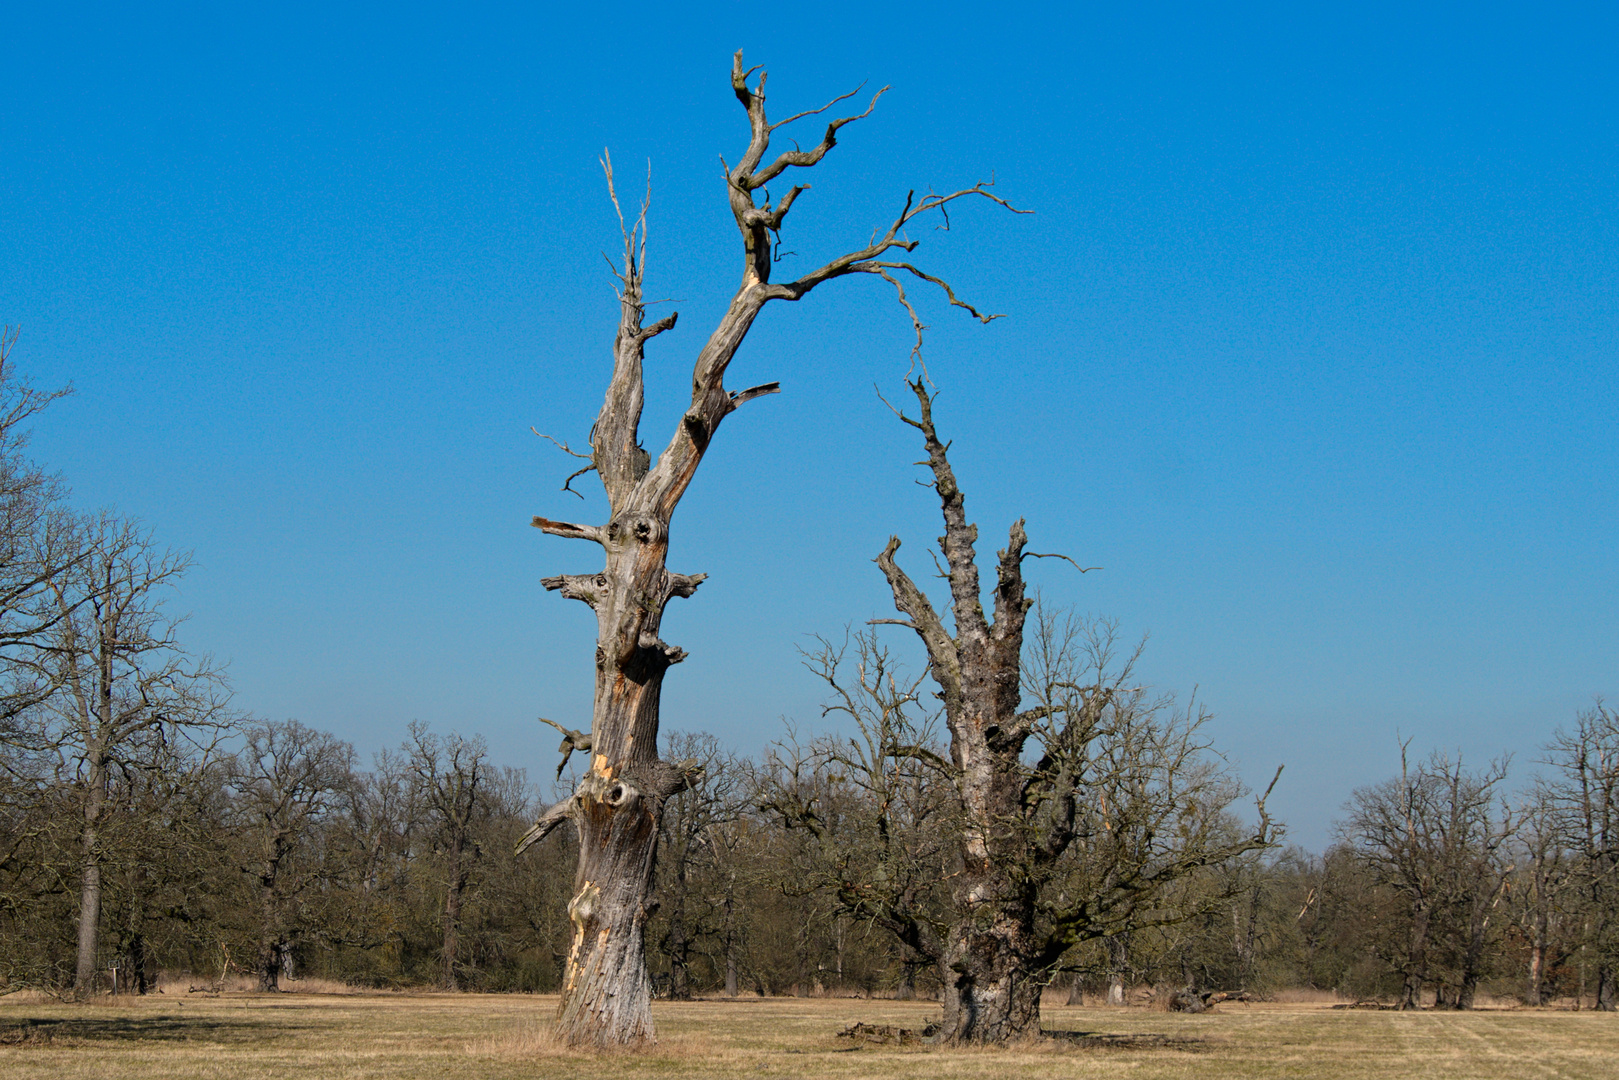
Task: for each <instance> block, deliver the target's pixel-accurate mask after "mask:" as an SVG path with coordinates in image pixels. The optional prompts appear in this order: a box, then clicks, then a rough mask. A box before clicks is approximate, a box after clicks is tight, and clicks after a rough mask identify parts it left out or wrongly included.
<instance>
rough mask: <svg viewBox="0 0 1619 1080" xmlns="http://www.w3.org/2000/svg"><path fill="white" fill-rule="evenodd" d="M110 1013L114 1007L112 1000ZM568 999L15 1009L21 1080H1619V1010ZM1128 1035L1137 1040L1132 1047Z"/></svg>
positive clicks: (219, 1000) (1, 1020)
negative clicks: (605, 1041)
mask: <svg viewBox="0 0 1619 1080" xmlns="http://www.w3.org/2000/svg"><path fill="white" fill-rule="evenodd" d="M103 1000H104V1001H105V1000H108V999H103ZM554 1006H555V999H550V998H541V997H520V996H478V995H470V994H467V995H433V994H422V995H415V994H408V995H407V994H397V995H380V994H379V995H341V996H335V995H334V996H327V995H320V996H317V995H302V994H270V995H257V994H225V995H221V996H217V997H209V996H204V995H200V994H177V993H170V994H165V995H154V996H153V997H149V998H145V999H139V1000H132V999H128V998H122V999H118V1004H116V1005H106V1004H95V1005H83V1006H77V1005H65V1004H59V1003H54V1002H38V1001H35V1002H28V1001H17V1000H0V1076H3V1077H5V1078H6V1080H36V1078H38V1080H44V1078H47V1077H49V1078H52V1080H65V1078H71V1077H85V1078H90V1077H94V1078H98V1080H147V1078H151V1080H157V1078H163V1080H169V1078H176V1080H178V1078H186V1077H208V1078H217V1080H235V1078H245V1077H274V1078H276V1080H283V1078H288V1077H322V1078H327V1077H331V1078H360V1077H366V1078H370V1077H378V1078H380V1077H389V1078H409V1080H418V1078H427V1077H454V1078H456V1080H468V1078H472V1077H477V1078H485V1077H487V1078H491V1080H498V1078H506V1077H523V1078H549V1077H557V1078H559V1080H560V1078H563V1077H566V1078H569V1080H595V1078H609V1077H610V1078H613V1080H623V1078H626V1077H643V1076H644V1077H705V1078H706V1077H748V1078H750V1080H758V1078H775V1077H780V1078H785V1077H800V1076H803V1077H817V1078H819V1077H829V1078H847V1080H856V1078H878V1077H881V1078H884V1080H886V1078H888V1077H896V1078H897V1077H918V1078H926V1080H950V1078H955V1077H977V1076H986V1075H987V1076H1017V1077H1018V1078H1019V1080H1044V1078H1048V1077H1052V1078H1054V1077H1092V1076H1095V1077H1107V1078H1109V1080H1115V1078H1118V1077H1129V1078H1131V1080H1159V1078H1164V1080H1169V1078H1185V1080H1194V1078H1195V1080H1224V1078H1238V1077H1240V1078H1243V1080H1249V1078H1264V1077H1297V1078H1326V1077H1332V1078H1339V1077H1343V1078H1360V1077H1365V1078H1371V1077H1377V1078H1379V1080H1388V1078H1400V1077H1412V1078H1417V1077H1421V1078H1423V1080H1440V1078H1451V1077H1458V1078H1459V1077H1489V1078H1496V1077H1505V1078H1509V1080H1533V1078H1540V1077H1547V1078H1551V1077H1578V1078H1581V1080H1585V1078H1593V1080H1595V1078H1602V1077H1614V1078H1616V1080H1619V1017H1616V1016H1613V1015H1603V1014H1598V1013H1591V1012H1581V1013H1574V1012H1554V1011H1539V1010H1535V1011H1531V1010H1527V1009H1524V1010H1515V1011H1506V1010H1502V1011H1481V1012H1475V1013H1393V1012H1373V1011H1350V1010H1332V1009H1328V1008H1324V1007H1322V1006H1320V1005H1308V1004H1302V1005H1269V1004H1266V1005H1232V1004H1227V1005H1222V1006H1221V1007H1220V1009H1219V1010H1218V1011H1216V1012H1213V1013H1209V1014H1205V1015H1202V1016H1179V1015H1172V1014H1169V1013H1163V1012H1155V1011H1149V1010H1146V1009H1105V1008H1068V1007H1064V1006H1055V1007H1050V1008H1048V1009H1047V1010H1046V1028H1047V1030H1049V1031H1064V1032H1085V1033H1091V1034H1093V1035H1096V1034H1099V1035H1108V1036H1113V1038H1109V1039H1098V1038H1090V1039H1073V1038H1070V1039H1062V1040H1050V1041H1047V1042H1045V1043H1042V1044H1037V1045H1034V1046H1024V1047H1016V1048H1011V1049H1001V1050H976V1051H975V1050H938V1049H933V1048H917V1047H905V1048H899V1047H885V1046H870V1045H861V1046H855V1045H852V1044H851V1043H850V1042H849V1041H847V1040H841V1039H839V1038H838V1037H837V1036H836V1033H837V1031H838V1030H839V1029H841V1028H842V1027H844V1026H845V1025H846V1024H848V1023H850V1022H852V1021H855V1020H863V1021H866V1022H868V1023H889V1024H901V1025H904V1026H906V1027H917V1028H919V1027H921V1026H922V1025H923V1024H924V1023H925V1021H926V1020H927V1018H928V1016H929V1015H930V1013H936V1012H937V1009H936V1008H933V1009H930V1008H929V1007H928V1005H927V1004H925V1003H902V1002H889V1001H859V1000H848V999H830V1000H827V999H776V1000H765V1001H761V1000H758V999H742V1000H739V1001H735V1002H731V1001H706V1002H693V1003H672V1002H659V1003H657V1005H656V1006H655V1012H656V1016H657V1022H658V1030H659V1034H660V1041H659V1045H658V1046H657V1048H656V1049H654V1050H652V1051H650V1052H647V1053H642V1054H637V1055H627V1054H605V1055H591V1054H583V1053H575V1052H570V1051H565V1050H560V1049H558V1048H556V1047H555V1046H553V1045H551V1044H550V1042H549V1041H548V1039H547V1038H546V1037H545V1029H546V1021H547V1020H548V1019H549V1017H550V1014H551V1010H552V1009H553V1008H554ZM1120 1036H1128V1038H1120Z"/></svg>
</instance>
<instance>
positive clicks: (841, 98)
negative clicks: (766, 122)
mask: <svg viewBox="0 0 1619 1080" xmlns="http://www.w3.org/2000/svg"><path fill="white" fill-rule="evenodd" d="M755 70H757V69H755ZM865 88H866V84H865V82H864V80H862V81H861V83H860V85H859V86H857V87H855V88H854V89H853V90H850V91H849V92H848V93H847V94H839V95H838V96H837V97H835V98H833V99H832V100H831V101H829V102H827V103H826V104H825V105H822V106H821V107H820V108H819V109H806V110H804V111H803V112H801V113H794V114H793V115H792V116H789V117H788V118H787V119H785V120H778V121H777V122H776V123H774V124H771V125H770V130H771V131H775V130H776V129H777V128H783V127H786V126H787V125H788V124H790V123H792V122H793V121H794V120H802V119H804V117H806V116H819V115H820V114H821V113H824V112H826V110H828V109H830V108H831V107H832V106H834V105H836V104H837V103H838V102H840V101H848V100H849V99H850V98H852V97H854V96H855V95H856V94H858V93H860V91H862V90H864V89H865ZM883 89H884V90H886V89H888V87H886V86H885V87H883ZM868 111H869V110H868Z"/></svg>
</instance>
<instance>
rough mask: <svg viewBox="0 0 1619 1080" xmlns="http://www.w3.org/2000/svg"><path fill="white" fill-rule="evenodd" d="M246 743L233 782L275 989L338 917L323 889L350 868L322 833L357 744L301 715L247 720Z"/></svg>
mask: <svg viewBox="0 0 1619 1080" xmlns="http://www.w3.org/2000/svg"><path fill="white" fill-rule="evenodd" d="M244 741H245V742H246V746H244V747H243V749H242V751H241V752H240V753H238V754H237V755H236V758H235V761H234V764H233V767H232V769H231V786H232V788H233V789H234V794H235V799H234V802H235V808H236V810H237V813H238V814H239V815H241V818H242V819H243V821H242V827H243V832H244V833H245V834H246V835H247V836H248V837H249V842H250V845H251V846H250V847H249V848H247V850H246V852H244V854H245V853H249V852H250V860H251V861H249V862H248V863H247V864H246V865H244V866H243V867H242V870H243V872H244V873H246V874H248V875H250V876H251V877H252V878H253V879H254V883H255V885H256V889H255V892H256V893H257V896H256V899H257V901H258V912H257V914H258V920H257V924H258V925H257V927H256V930H257V934H256V937H257V941H256V943H255V944H256V948H257V955H256V957H255V963H254V968H255V971H256V972H257V974H258V979H259V989H260V990H275V989H278V988H279V986H280V984H281V977H282V975H283V974H286V975H289V976H290V975H291V974H292V972H293V963H294V960H293V957H294V950H295V949H296V948H297V946H298V945H299V944H301V943H302V941H303V940H304V938H305V937H306V935H308V934H310V933H313V932H319V931H320V930H322V929H324V928H326V927H330V926H333V925H336V924H337V923H338V922H339V921H340V920H337V919H335V918H334V917H333V916H334V912H333V911H331V910H327V909H323V907H322V905H321V904H320V899H321V897H320V893H321V891H322V890H321V889H320V886H321V885H322V884H323V883H325V882H328V881H330V880H332V879H333V878H335V877H337V876H339V875H341V874H343V873H344V872H345V871H346V870H347V869H348V868H347V867H345V866H343V865H342V864H341V854H340V853H339V852H337V851H334V850H332V846H331V845H322V844H320V843H319V842H318V839H319V838H318V836H317V833H316V830H317V829H319V828H320V826H322V825H323V824H324V823H325V821H326V819H327V817H328V815H330V814H331V813H332V812H333V810H334V809H336V808H337V807H338V806H340V805H341V804H342V801H343V796H344V794H345V793H346V792H347V791H348V790H349V788H350V786H351V785H352V784H353V782H354V776H353V770H354V748H353V747H352V746H350V745H349V744H348V743H346V742H343V741H342V740H340V739H337V738H334V737H333V736H331V735H329V734H327V733H326V732H324V731H316V730H314V729H313V728H308V727H305V726H304V725H303V724H300V723H298V721H296V720H288V721H285V722H281V723H277V722H273V721H260V722H257V723H253V724H249V725H248V726H247V728H246V729H245V731H244Z"/></svg>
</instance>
